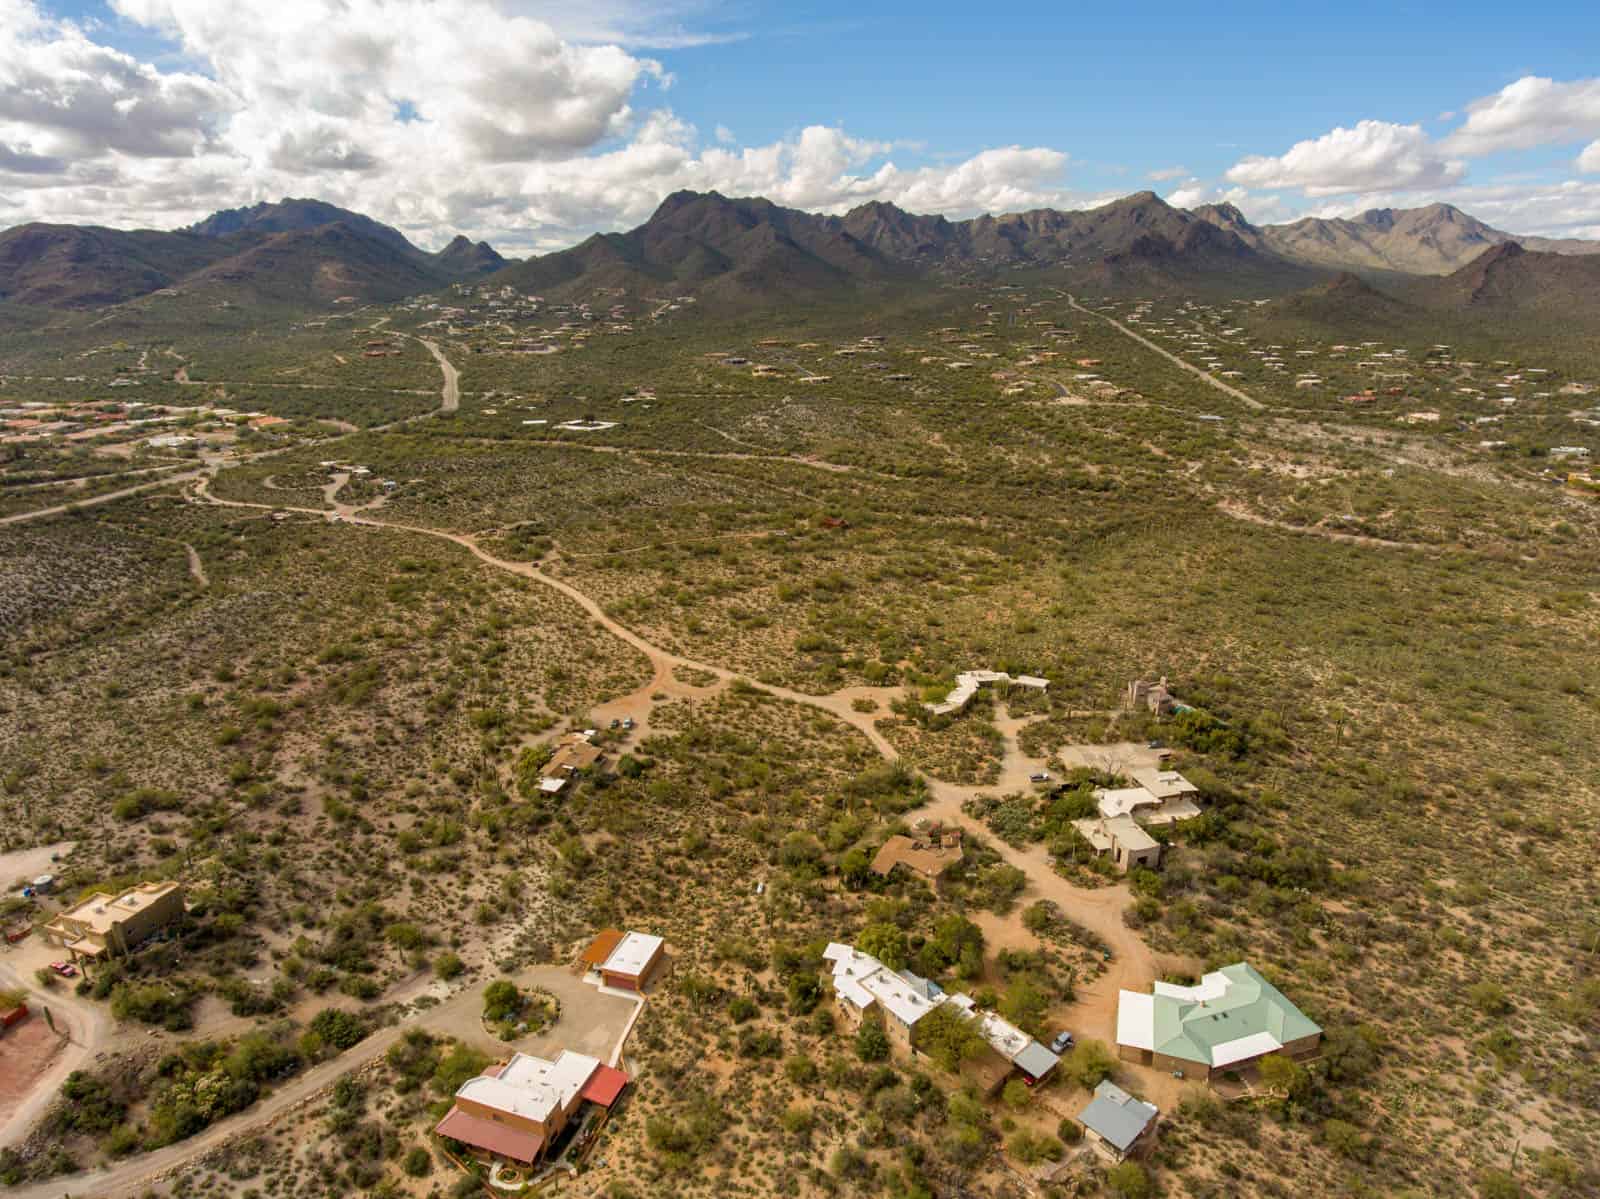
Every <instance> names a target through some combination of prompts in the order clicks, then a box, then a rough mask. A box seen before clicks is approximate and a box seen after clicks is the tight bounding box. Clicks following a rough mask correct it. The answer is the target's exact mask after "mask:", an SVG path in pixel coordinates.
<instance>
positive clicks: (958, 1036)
mask: <svg viewBox="0 0 1600 1199" xmlns="http://www.w3.org/2000/svg"><path fill="white" fill-rule="evenodd" d="M911 1043H912V1044H913V1045H914V1046H916V1048H918V1049H920V1050H921V1051H922V1052H923V1053H926V1054H927V1055H928V1056H929V1057H931V1058H932V1059H933V1060H934V1061H936V1062H938V1063H939V1065H941V1066H942V1067H944V1068H945V1069H946V1070H949V1071H950V1072H951V1073H952V1074H953V1073H955V1072H956V1071H957V1070H959V1069H960V1068H961V1063H962V1062H964V1061H967V1060H969V1059H970V1058H974V1057H976V1056H978V1054H979V1053H981V1052H983V1047H984V1045H985V1043H986V1042H985V1041H984V1039H983V1036H982V1034H980V1033H979V1032H978V1030H977V1028H976V1027H974V1025H973V1022H972V1021H971V1020H966V1019H963V1018H962V1017H960V1016H958V1015H956V1014H955V1013H954V1012H953V1011H951V1010H950V1008H949V1007H948V1006H940V1007H936V1008H934V1009H933V1010H932V1011H931V1012H928V1013H927V1014H926V1015H924V1016H923V1017H922V1019H920V1020H918V1021H917V1022H916V1023H915V1024H913V1025H912V1026H911Z"/></svg>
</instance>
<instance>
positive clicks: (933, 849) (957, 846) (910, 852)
mask: <svg viewBox="0 0 1600 1199" xmlns="http://www.w3.org/2000/svg"><path fill="white" fill-rule="evenodd" d="M961 858H962V850H961V830H960V829H946V830H941V831H938V832H936V833H934V834H933V835H931V836H930V837H929V838H928V839H926V840H913V839H912V838H910V837H907V836H904V835H902V834H900V833H896V834H895V835H894V836H892V837H890V838H889V839H888V840H887V841H885V842H884V843H883V846H882V847H881V848H880V849H879V850H878V853H877V856H876V857H874V858H873V859H872V872H873V873H874V874H878V875H882V876H884V877H888V876H889V875H890V874H892V873H893V872H894V868H895V867H896V866H904V867H906V868H907V869H908V870H912V871H914V872H915V873H917V874H920V875H922V877H923V878H926V879H929V880H930V881H932V880H936V879H938V878H939V877H940V876H941V875H942V874H944V872H945V871H946V870H948V869H950V867H952V866H954V865H955V864H956V863H957V862H959V861H961Z"/></svg>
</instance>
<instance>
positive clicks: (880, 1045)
mask: <svg viewBox="0 0 1600 1199" xmlns="http://www.w3.org/2000/svg"><path fill="white" fill-rule="evenodd" d="M924 1018H926V1017H924ZM918 1023H919V1024H920V1023H921V1021H918ZM856 1056H857V1057H858V1058H860V1059H861V1060H862V1061H864V1062H881V1061H883V1059H884V1058H886V1057H888V1056H889V1035H888V1034H887V1033H885V1032H884V1031H883V1027H882V1026H881V1025H880V1024H879V1023H878V1022H877V1021H876V1020H863V1021H862V1022H861V1029H860V1031H859V1032H857V1033H856Z"/></svg>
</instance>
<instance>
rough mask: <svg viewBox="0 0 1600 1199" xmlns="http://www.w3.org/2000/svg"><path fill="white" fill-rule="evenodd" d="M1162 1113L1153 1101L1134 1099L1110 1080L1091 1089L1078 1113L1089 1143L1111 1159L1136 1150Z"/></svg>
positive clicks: (1116, 1158)
mask: <svg viewBox="0 0 1600 1199" xmlns="http://www.w3.org/2000/svg"><path fill="white" fill-rule="evenodd" d="M1160 1114H1161V1113H1160V1112H1159V1111H1158V1110H1157V1109H1156V1106H1155V1104H1153V1103H1145V1102H1144V1101H1143V1100H1142V1099H1135V1098H1134V1097H1133V1096H1132V1095H1130V1094H1128V1092H1126V1091H1124V1090H1123V1089H1122V1088H1121V1087H1119V1086H1117V1085H1116V1084H1115V1083H1113V1082H1111V1081H1110V1080H1109V1079H1108V1080H1106V1081H1104V1082H1102V1083H1101V1084H1100V1085H1099V1086H1097V1087H1095V1089H1094V1099H1093V1100H1091V1101H1090V1103H1089V1106H1088V1107H1086V1108H1084V1109H1083V1111H1081V1112H1079V1113H1078V1123H1079V1124H1082V1125H1083V1127H1084V1130H1085V1131H1086V1132H1087V1133H1088V1136H1089V1144H1090V1145H1091V1146H1093V1148H1094V1149H1095V1150H1096V1151H1097V1152H1098V1153H1100V1154H1102V1155H1104V1156H1106V1157H1109V1158H1110V1159H1111V1160H1112V1161H1114V1162H1120V1161H1122V1160H1123V1159H1124V1158H1126V1157H1129V1156H1130V1155H1132V1154H1134V1153H1137V1152H1138V1151H1139V1150H1140V1149H1141V1148H1142V1147H1143V1145H1144V1143H1145V1141H1146V1138H1147V1136H1148V1135H1149V1134H1150V1132H1151V1131H1152V1130H1153V1129H1154V1128H1155V1126H1156V1117H1157V1116H1159V1115H1160Z"/></svg>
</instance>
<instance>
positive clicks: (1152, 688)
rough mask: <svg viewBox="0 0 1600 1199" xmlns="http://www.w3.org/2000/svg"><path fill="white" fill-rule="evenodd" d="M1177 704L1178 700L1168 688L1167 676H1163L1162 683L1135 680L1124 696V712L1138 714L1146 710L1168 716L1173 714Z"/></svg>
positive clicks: (1129, 685)
mask: <svg viewBox="0 0 1600 1199" xmlns="http://www.w3.org/2000/svg"><path fill="white" fill-rule="evenodd" d="M1176 704H1177V699H1176V698H1175V697H1174V696H1173V694H1172V692H1171V690H1169V689H1168V687H1167V676H1166V675H1162V676H1161V679H1160V681H1159V682H1155V683H1147V682H1145V681H1144V680H1143V679H1134V680H1133V682H1131V683H1129V684H1128V687H1127V690H1126V691H1124V692H1123V694H1122V710H1123V711H1124V712H1137V711H1138V710H1139V709H1140V708H1144V709H1146V710H1147V711H1150V712H1154V713H1155V714H1156V715H1157V716H1167V715H1170V714H1171V713H1172V711H1173V709H1174V707H1175V706H1176Z"/></svg>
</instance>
